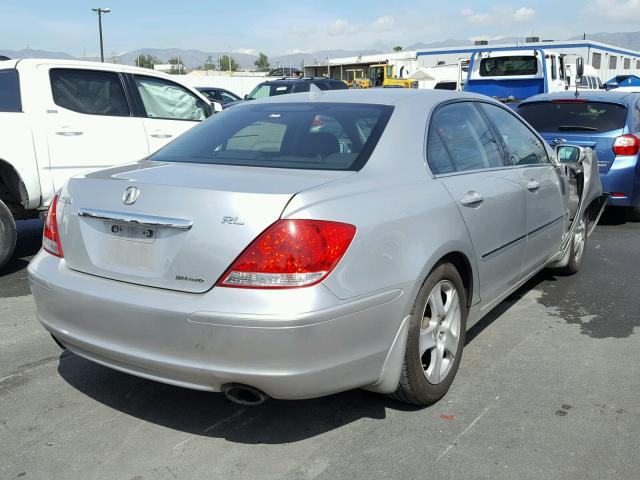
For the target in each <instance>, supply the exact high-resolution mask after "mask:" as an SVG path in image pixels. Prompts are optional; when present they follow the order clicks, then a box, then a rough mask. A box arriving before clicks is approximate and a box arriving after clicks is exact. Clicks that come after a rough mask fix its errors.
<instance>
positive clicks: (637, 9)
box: [586, 0, 640, 21]
mask: <svg viewBox="0 0 640 480" xmlns="http://www.w3.org/2000/svg"><path fill="white" fill-rule="evenodd" d="M586 10H587V13H590V14H596V15H598V16H599V17H600V18H602V17H604V18H606V19H608V20H614V21H638V20H640V0H593V1H592V2H590V3H589V5H588V6H587V9H586Z"/></svg>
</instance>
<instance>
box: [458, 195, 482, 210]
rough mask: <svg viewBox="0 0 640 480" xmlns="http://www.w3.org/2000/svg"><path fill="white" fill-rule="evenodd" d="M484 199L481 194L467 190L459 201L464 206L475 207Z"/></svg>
mask: <svg viewBox="0 0 640 480" xmlns="http://www.w3.org/2000/svg"><path fill="white" fill-rule="evenodd" d="M483 201H484V198H482V195H480V194H479V193H478V192H468V193H467V194H466V195H465V196H464V197H462V198H461V199H460V203H461V204H462V205H464V206H466V207H475V206H476V205H479V204H481V203H482V202H483Z"/></svg>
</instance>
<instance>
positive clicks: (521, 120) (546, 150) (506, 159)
mask: <svg viewBox="0 0 640 480" xmlns="http://www.w3.org/2000/svg"><path fill="white" fill-rule="evenodd" d="M479 103H484V104H487V105H493V106H494V107H497V108H500V109H502V110H504V111H505V112H507V113H508V114H509V115H511V116H512V117H514V118H515V120H516V121H519V122H520V123H521V124H522V125H523V126H524V127H525V128H526V129H527V130H529V132H531V134H532V135H533V136H534V137H535V138H536V139H537V140H538V141H539V142H540V145H541V146H542V149H543V150H544V153H545V155H546V157H547V162H545V163H538V164H524V165H517V164H514V163H512V162H511V155H510V154H509V147H508V146H507V145H506V144H505V143H504V140H503V139H502V135H500V130H499V129H498V126H497V125H496V124H495V122H494V121H493V120H492V119H491V117H490V116H489V115H487V114H486V113H485V112H484V110H482V109H480V111H481V112H482V114H483V115H484V116H485V117H486V118H487V121H488V122H489V123H490V124H491V125H492V126H493V128H494V131H495V132H496V134H497V135H498V141H499V142H500V144H501V145H502V149H503V150H504V153H505V161H506V162H507V164H508V166H509V167H510V168H531V167H548V166H549V165H553V161H552V160H551V157H550V156H549V150H548V149H547V142H546V141H545V140H544V138H542V136H541V135H540V134H539V133H538V132H536V131H535V130H534V129H533V128H532V127H531V126H530V125H529V124H528V123H527V121H526V120H525V119H524V118H522V117H520V116H518V114H517V113H516V112H514V111H513V110H511V109H510V108H508V107H505V106H503V105H501V104H496V103H493V102H482V101H481V102H479Z"/></svg>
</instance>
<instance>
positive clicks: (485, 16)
mask: <svg viewBox="0 0 640 480" xmlns="http://www.w3.org/2000/svg"><path fill="white" fill-rule="evenodd" d="M460 14H461V15H462V16H463V17H465V18H466V19H467V21H469V22H471V23H479V24H486V23H493V18H492V16H491V14H489V13H475V12H474V11H473V10H471V9H470V8H465V9H464V10H462V11H461V12H460Z"/></svg>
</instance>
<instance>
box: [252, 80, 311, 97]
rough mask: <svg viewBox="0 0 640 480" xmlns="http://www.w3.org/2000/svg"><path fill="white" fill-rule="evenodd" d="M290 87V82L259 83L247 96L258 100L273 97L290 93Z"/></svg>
mask: <svg viewBox="0 0 640 480" xmlns="http://www.w3.org/2000/svg"><path fill="white" fill-rule="evenodd" d="M292 87H293V85H292V84H291V83H261V84H260V85H258V86H257V87H256V88H254V89H253V90H252V91H251V93H250V94H249V95H248V96H247V98H249V99H251V100H259V99H261V98H267V97H273V96H274V95H284V94H286V93H291V89H292ZM307 91H308V89H307Z"/></svg>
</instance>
